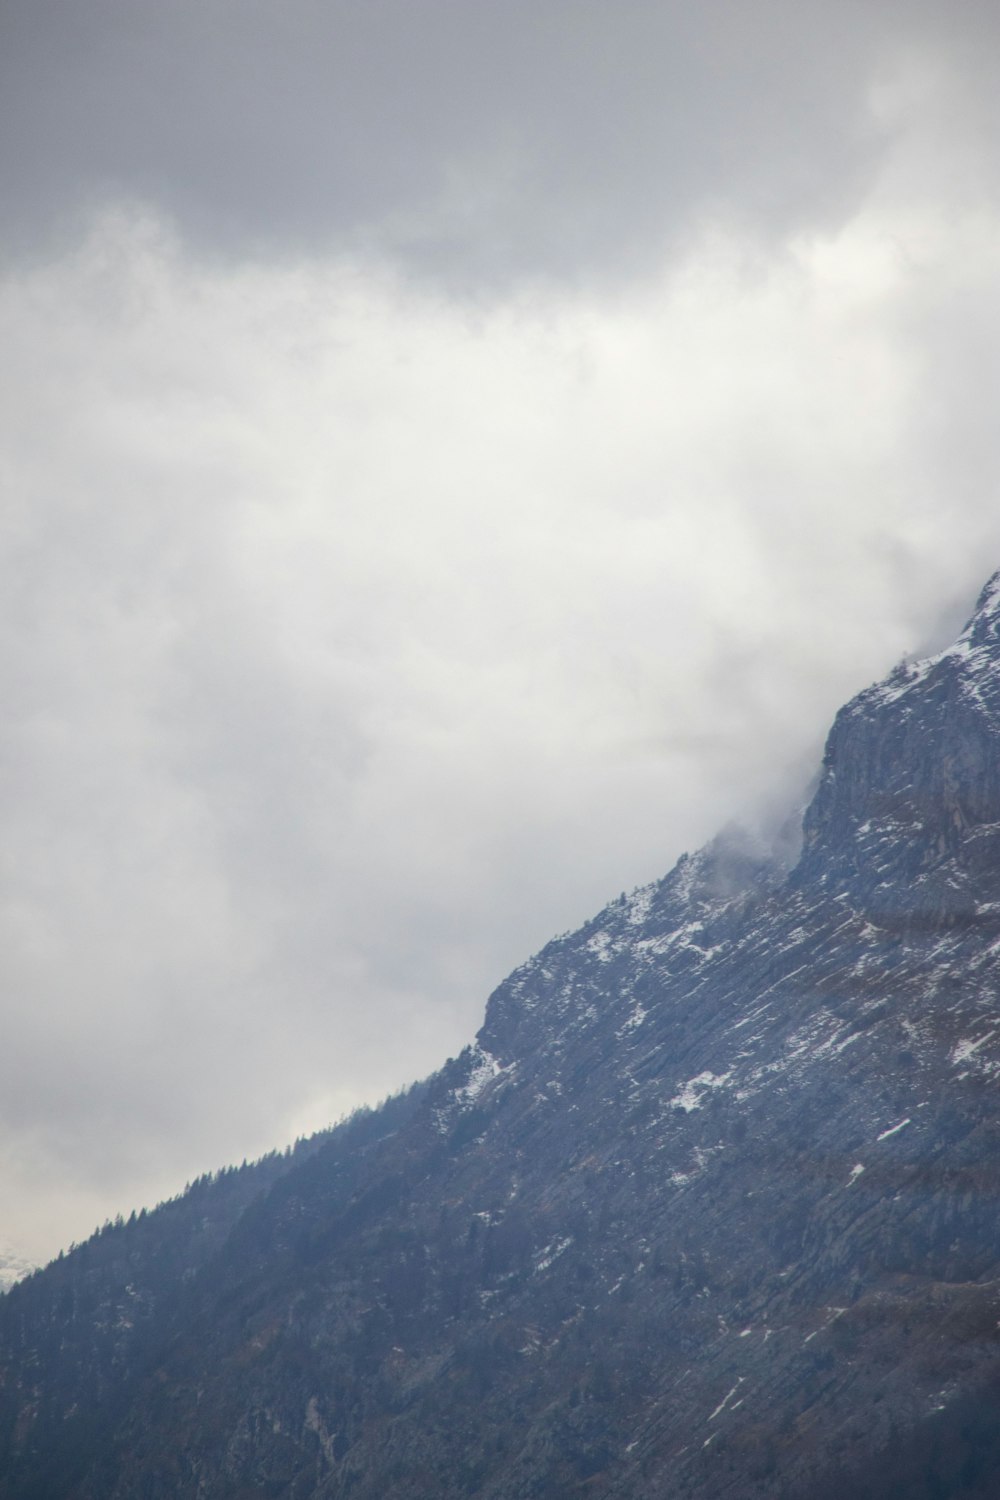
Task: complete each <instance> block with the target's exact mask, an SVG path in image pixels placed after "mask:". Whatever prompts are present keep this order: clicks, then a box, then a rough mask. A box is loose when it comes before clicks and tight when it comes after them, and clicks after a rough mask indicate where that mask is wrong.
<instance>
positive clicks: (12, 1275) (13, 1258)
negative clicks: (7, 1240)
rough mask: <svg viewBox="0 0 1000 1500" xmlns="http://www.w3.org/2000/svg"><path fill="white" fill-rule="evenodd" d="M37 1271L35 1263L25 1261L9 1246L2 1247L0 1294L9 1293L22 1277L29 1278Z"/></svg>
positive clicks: (0, 1249)
mask: <svg viewBox="0 0 1000 1500" xmlns="http://www.w3.org/2000/svg"><path fill="white" fill-rule="evenodd" d="M35 1269H36V1267H35V1264H34V1262H33V1261H30V1260H25V1258H24V1256H23V1255H18V1254H17V1253H16V1251H14V1250H11V1249H10V1247H9V1246H8V1245H0V1292H6V1291H8V1290H9V1289H10V1288H11V1287H12V1286H13V1285H14V1283H15V1281H20V1280H21V1277H22V1276H29V1275H30V1274H31V1272H32V1271H34V1270H35Z"/></svg>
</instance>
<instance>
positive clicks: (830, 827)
mask: <svg viewBox="0 0 1000 1500" xmlns="http://www.w3.org/2000/svg"><path fill="white" fill-rule="evenodd" d="M998 746H1000V572H998V573H994V574H993V576H992V577H991V578H990V580H989V581H988V583H987V584H986V586H985V588H984V589H983V591H982V593H981V594H980V596H979V599H978V601H977V604H976V608H975V611H974V612H973V614H972V616H971V618H970V619H969V621H968V622H967V624H966V625H965V627H964V629H963V630H962V631H961V633H960V634H959V636H958V637H957V639H956V640H955V641H954V642H953V643H952V644H951V645H950V646H947V647H945V649H944V650H942V651H939V652H937V653H936V654H935V655H933V656H929V657H926V658H924V659H923V660H920V661H915V662H901V663H900V664H899V665H898V666H897V667H896V668H894V670H893V671H892V672H891V673H890V674H889V676H888V677H887V678H886V679H885V680H884V681H883V682H880V683H876V684H874V685H873V686H872V687H869V688H865V689H864V691H863V692H861V693H859V694H858V695H857V696H856V697H855V698H853V699H852V700H851V702H850V703H848V704H847V705H846V706H845V707H844V708H842V709H841V711H840V712H839V713H838V715H837V717H836V719H835V720H834V724H833V728H832V729H831V731H830V735H829V738H828V740H827V744H826V750H825V753H824V757H823V768H822V774H821V778H820V784H819V787H818V789H817V791H816V795H815V797H814V798H813V801H812V803H811V804H810V806H809V808H808V809H807V811H806V814H805V819H804V822H803V831H804V852H803V860H802V869H801V876H802V878H805V879H808V880H812V879H814V878H817V876H822V877H825V878H826V879H827V880H829V879H830V878H834V879H836V880H838V881H847V882H848V883H852V882H854V883H856V882H857V881H858V880H860V881H861V882H862V883H863V884H866V885H871V886H872V887H873V888H874V890H875V891H876V892H878V891H879V890H883V889H884V890H885V891H886V892H887V893H888V895H887V899H888V900H889V901H890V903H891V905H892V906H893V907H894V908H904V907H905V908H906V909H907V910H908V911H909V912H910V914H911V915H912V916H915V917H916V918H917V919H918V920H920V921H924V920H926V919H927V917H928V915H930V914H931V913H932V912H934V911H937V913H938V914H939V915H941V916H943V917H948V916H949V914H950V916H951V917H956V916H958V915H959V914H962V913H964V914H966V915H967V914H968V910H969V901H968V899H966V896H968V895H969V893H968V891H967V887H968V878H969V876H970V875H972V874H975V875H976V876H977V877H978V878H983V877H986V876H987V875H988V874H989V872H990V870H991V869H993V868H997V867H998V866H1000V861H998V856H1000V770H998V767H1000V756H998V753H997V751H998ZM963 892H965V894H964V895H963ZM980 894H982V893H980ZM969 899H971V897H969Z"/></svg>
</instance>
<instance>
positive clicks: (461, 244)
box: [0, 0, 996, 287]
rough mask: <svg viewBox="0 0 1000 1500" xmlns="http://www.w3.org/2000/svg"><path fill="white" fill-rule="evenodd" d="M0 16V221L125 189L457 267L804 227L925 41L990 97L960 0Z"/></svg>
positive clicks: (339, 0) (241, 238) (191, 219)
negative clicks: (716, 229)
mask: <svg viewBox="0 0 1000 1500" xmlns="http://www.w3.org/2000/svg"><path fill="white" fill-rule="evenodd" d="M3 26H4V47H3V49H2V62H0V100H2V101H3V103H2V105H0V137H2V138H3V139H5V140H7V141H8V142H11V143H14V144H15V145H16V147H17V149H14V150H10V151H8V153H7V154H6V156H5V158H4V159H3V160H2V161H0V193H2V195H3V201H4V202H5V203H6V204H7V206H8V211H9V213H10V218H9V228H8V233H7V240H8V244H9V245H15V246H16V245H20V246H22V247H23V246H24V245H25V244H26V243H27V244H32V243H34V242H35V240H36V239H37V236H38V235H39V234H40V233H42V232H48V233H50V234H51V233H58V232H59V231H60V230H61V231H63V232H65V230H66V229H67V226H68V225H73V224H75V223H76V222H77V219H76V217H75V215H78V214H79V212H80V211H82V210H87V209H89V208H92V207H93V205H94V204H95V203H107V202H109V201H110V202H114V201H119V200H120V199H122V198H126V199H128V198H131V199H136V200H140V201H151V202H155V203H157V204H158V205H159V206H160V208H161V210H162V211H163V212H165V213H167V214H169V215H170V216H171V217H172V218H173V219H175V221H176V222H178V223H179V224H180V226H181V227H182V230H183V232H184V234H185V236H186V237H187V238H188V239H189V240H193V241H196V242H198V243H199V244H200V245H201V246H202V248H207V247H210V248H214V249H215V250H217V251H222V252H223V253H226V254H231V253H238V254H245V253H247V252H269V251H273V250H275V249H283V250H289V249H292V250H295V249H298V250H301V249H303V248H305V249H307V250H315V249H318V248H320V247H323V248H324V249H326V250H327V251H335V252H338V253H343V252H345V251H348V252H351V253H359V252H365V253H368V252H374V253H378V254H380V255H386V254H387V255H389V256H391V257H394V258H396V259H397V260H398V261H399V262H400V263H402V264H405V265H406V266H408V267H409V268H410V270H411V271H413V270H420V271H421V272H422V273H423V274H426V275H430V276H432V277H435V278H438V279H439V280H440V279H443V280H444V281H445V282H446V283H447V284H448V285H456V284H461V285H464V286H466V287H482V286H483V285H486V286H494V285H500V286H503V285H506V284H507V283H509V281H510V279H511V278H515V279H516V278H517V277H520V276H522V275H524V274H530V275H538V274H541V275H546V276H555V277H557V278H558V277H561V276H565V275H574V276H576V275H583V276H584V277H587V276H589V275H592V274H598V275H601V274H605V273H609V272H610V273H613V274H621V273H622V272H623V271H624V270H635V269H636V268H642V269H644V270H649V269H650V268H652V267H655V266H656V264H657V263H658V261H659V259H660V257H661V256H662V254H663V253H664V251H665V249H666V248H667V247H669V246H670V245H673V244H677V243H682V242H683V241H684V240H685V239H686V237H687V236H688V235H689V234H690V232H691V226H692V223H693V222H703V221H704V220H705V219H706V218H709V219H713V218H714V219H718V218H719V217H721V218H723V219H727V220H733V221H736V222H739V223H741V224H742V225H743V226H744V227H745V228H746V229H748V230H751V231H753V232H754V233H757V234H760V235H762V236H763V237H764V239H765V240H766V241H768V242H770V241H772V240H773V238H774V237H775V236H777V237H778V238H782V237H784V236H785V235H786V234H788V233H797V232H804V231H807V230H809V229H815V228H825V229H830V228H831V227H832V226H833V225H834V224H836V223H838V222H843V221H844V220H845V219H846V218H848V217H850V215H851V214H852V213H853V212H854V211H855V209H856V208H857V206H858V204H859V203H860V202H861V201H862V199H863V197H864V195H865V193H866V192H867V191H868V189H869V188H870V186H871V183H872V181H873V180H874V178H875V176H876V175H877V173H878V170H879V168H880V166H881V163H882V161H883V160H884V156H885V151H886V149H887V148H888V147H889V146H890V145H891V140H892V136H891V127H890V126H888V125H887V122H886V121H885V119H884V118H883V117H882V115H881V114H880V112H879V110H878V108H877V107H876V105H877V97H876V96H877V91H878V89H879V88H884V87H885V86H886V83H887V81H888V82H889V83H890V84H891V80H892V79H893V77H894V76H895V75H896V74H897V73H898V72H899V70H900V69H901V68H903V69H906V68H913V67H921V66H923V67H925V68H926V67H927V66H929V62H928V60H930V63H932V64H933V66H934V68H935V69H936V70H937V73H938V74H939V75H940V78H941V85H942V88H944V89H945V90H950V92H951V94H952V96H953V99H952V102H953V104H955V105H957V108H958V111H959V113H960V114H961V116H962V117H963V118H970V117H974V116H975V115H976V113H977V111H978V112H980V113H982V112H983V111H986V112H987V113H990V114H992V112H993V111H994V110H995V107H996V106H995V104H993V103H992V99H993V98H994V97H995V90H993V89H992V88H991V78H990V74H989V69H987V68H984V66H983V59H984V58H986V57H990V56H992V50H991V49H992V46H993V44H994V43H995V41H996V21H995V15H994V14H993V8H992V7H990V6H988V5H985V4H983V5H965V6H963V7H962V11H961V14H960V15H958V14H957V13H956V11H955V8H954V7H953V6H951V7H944V6H943V5H941V4H938V3H935V4H923V5H913V4H911V3H906V4H902V3H884V4H882V5H880V6H878V7H871V6H868V5H862V4H859V3H854V0H848V3H846V4H844V5H840V6H836V7H831V6H829V5H827V4H821V3H819V0H753V3H752V4H747V3H746V0H709V3H706V4H702V5H699V6H697V7H691V6H686V5H681V4H664V3H663V0H622V3H621V4H619V5H616V6H615V9H614V12H613V13H612V12H611V11H609V10H608V8H607V7H606V6H604V5H601V4H598V3H596V0H572V3H568V0H550V3H547V4H545V5H538V4H537V3H535V0H510V3H508V4H506V5H504V6H494V5H486V4H472V5H465V6H457V5H455V4H453V3H452V0H421V3H420V4H419V5H414V4H413V3H412V0H380V3H378V4H369V5H363V6H359V5H355V4H350V3H348V0H333V3H327V4H323V5H320V4H318V3H316V0H286V3H284V4H282V5H281V6H275V5H273V4H270V3H264V0H252V3H247V0H241V3H239V4H236V3H235V0H174V3H172V4H171V5H169V6H144V7H131V8H128V7H124V8H123V7H122V6H120V5H118V4H117V3H115V0H74V3H73V4H67V3H65V0H8V4H7V5H6V7H5V12H4V22H3ZM956 78H958V79H959V80H960V83H959V84H958V85H957V86H956V83H955V80H956ZM15 226H16V227H15Z"/></svg>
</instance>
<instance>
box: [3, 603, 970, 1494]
mask: <svg viewBox="0 0 1000 1500" xmlns="http://www.w3.org/2000/svg"><path fill="white" fill-rule="evenodd" d="M803 834H804V837H803V845H802V851H801V855H800V856H799V858H798V860H797V863H795V865H794V867H793V868H791V869H785V868H783V867H782V866H781V865H780V864H778V863H776V862H775V861H772V860H768V859H764V858H762V857H760V856H759V854H758V853H757V852H756V851H755V850H754V849H753V848H752V847H750V846H749V845H748V844H747V842H746V841H745V840H741V839H740V838H739V837H738V836H736V835H727V836H723V837H720V838H719V839H718V840H716V841H715V842H714V843H713V844H712V845H710V846H709V847H708V848H707V849H706V850H703V851H702V852H701V853H699V854H697V855H695V856H693V857H685V858H684V859H682V860H681V861H680V862H679V864H678V865H677V867H676V868H675V869H674V870H673V871H672V872H671V873H670V874H669V875H668V876H667V877H666V878H665V879H664V880H663V881H661V882H659V883H657V884H656V885H653V886H650V887H648V888H646V889H644V890H641V891H639V892H637V893H635V894H634V895H633V896H631V897H629V898H627V899H625V898H622V899H620V900H618V901H616V902H613V903H612V904H611V905H610V906H609V907H608V908H607V909H606V910H605V911H603V912H602V913H600V915H599V916H597V917H596V918H595V919H594V920H593V921H591V922H589V923H587V924H586V926H584V927H583V928H581V929H580V931H579V932H576V933H574V934H572V935H571V936H568V937H564V938H560V939H558V940H557V941H555V942H553V943H551V944H549V945H548V947H547V948H545V949H544V950H543V951H542V952H541V953H540V954H539V955H537V957H535V958H534V959H532V960H531V961H530V962H529V963H527V964H525V965H524V966H523V967H522V968H521V969H519V970H517V971H516V972H515V973H514V974H513V975H511V977H510V978H509V979H508V980H507V981H506V982H505V983H504V984H503V985H502V986H501V987H500V988H499V989H498V990H497V992H496V993H495V994H494V995H493V996H492V997H491V999H490V1001H489V1005H488V1007H487V1012H486V1019H485V1023H484V1026H483V1028H482V1030H481V1032H480V1034H479V1037H478V1038H477V1041H476V1044H475V1046H474V1047H472V1048H470V1049H468V1050H467V1051H466V1052H465V1053H463V1054H462V1056H461V1057H459V1058H457V1059H454V1060H451V1061H449V1063H448V1064H446V1066H445V1067H444V1068H443V1069H442V1070H441V1072H440V1073H438V1074H437V1075H435V1076H434V1077H433V1078H432V1079H430V1080H429V1081H428V1082H427V1083H426V1084H425V1085H422V1086H421V1087H420V1088H419V1089H417V1090H415V1091H413V1092H412V1093H411V1094H410V1095H408V1096H406V1097H405V1098H402V1099H399V1100H396V1101H393V1102H392V1104H391V1105H390V1106H388V1107H386V1108H385V1109H383V1110H382V1111H379V1112H376V1113H374V1114H373V1115H371V1116H370V1117H368V1118H367V1119H365V1120H362V1121H360V1122H355V1123H354V1124H353V1125H350V1126H348V1127H345V1128H342V1129H340V1130H337V1131H334V1132H332V1133H331V1134H330V1135H329V1136H328V1137H327V1138H326V1139H324V1140H323V1141H320V1142H317V1143H316V1144H315V1146H314V1148H313V1149H311V1150H310V1152H309V1153H308V1154H306V1155H304V1156H302V1158H301V1159H299V1160H288V1161H284V1162H283V1165H282V1167H281V1170H280V1171H275V1172H274V1173H273V1174H272V1176H271V1177H270V1178H269V1179H267V1180H265V1179H264V1178H263V1177H262V1178H260V1179H259V1180H258V1179H254V1180H253V1182H250V1181H249V1180H248V1181H247V1182H246V1183H245V1185H244V1191H243V1192H242V1195H241V1196H240V1198H239V1202H237V1201H236V1199H235V1198H234V1197H233V1194H232V1187H233V1185H232V1184H230V1187H229V1194H230V1195H229V1197H228V1198H227V1199H226V1200H225V1201H226V1203H227V1204H228V1208H227V1210H226V1212H222V1211H221V1207H217V1206H216V1205H221V1203H222V1201H223V1199H222V1196H221V1195H222V1194H223V1193H224V1190H225V1187H226V1184H225V1180H223V1181H222V1183H221V1185H220V1184H219V1183H208V1184H204V1185H202V1188H201V1191H202V1193H203V1195H204V1200H203V1206H202V1209H199V1210H198V1213H195V1212H194V1210H191V1209H190V1205H188V1209H186V1210H184V1212H185V1213H186V1214H187V1218H186V1219H185V1223H186V1224H189V1226H193V1225H194V1224H196V1223H197V1222H200V1221H201V1220H202V1219H204V1222H205V1223H210V1224H211V1225H212V1226H213V1229H212V1233H211V1234H209V1235H207V1237H203V1240H202V1241H199V1242H198V1246H199V1248H198V1250H197V1253H194V1245H195V1243H196V1240H197V1236H196V1235H194V1231H193V1228H191V1227H189V1229H188V1230H186V1231H185V1233H186V1234H187V1239H184V1238H183V1236H182V1237H181V1239H180V1240H177V1239H176V1237H175V1239H174V1240H172V1239H171V1237H170V1222H169V1220H168V1218H167V1217H165V1214H166V1211H165V1210H164V1211H162V1212H161V1213H158V1214H154V1215H149V1216H147V1218H146V1219H145V1220H144V1221H142V1223H141V1224H140V1223H134V1224H129V1225H122V1226H120V1227H118V1228H115V1229H112V1230H110V1231H108V1233H107V1234H106V1235H105V1236H102V1237H101V1239H100V1241H97V1242H92V1243H91V1244H90V1245H89V1246H84V1247H82V1249H81V1250H78V1251H76V1252H74V1254H73V1255H71V1256H69V1257H66V1258H65V1259H64V1260H63V1261H61V1262H59V1263H58V1264H57V1265H56V1266H54V1267H51V1268H49V1269H48V1270H47V1271H45V1272H44V1273H41V1274H39V1275H36V1276H35V1277H32V1278H29V1280H28V1281H27V1282H24V1283H22V1284H20V1285H18V1286H17V1287H15V1288H13V1289H12V1291H11V1292H10V1293H9V1294H8V1295H7V1296H6V1297H5V1298H3V1300H2V1302H0V1444H2V1447H0V1475H2V1478H0V1496H3V1497H9V1500H15V1497H17V1500H26V1497H29V1496H30V1497H33V1500H34V1497H37V1500H41V1497H43V1496H51V1497H56V1496H59V1497H78V1500H97V1497H102V1500H104V1497H117V1500H138V1497H142V1500H168V1497H170V1500H175V1497H186V1496H191V1497H194V1496H211V1497H213V1500H214V1497H229V1496H231V1497H233V1500H236V1497H247V1496H251V1495H255V1496H265V1495H268V1496H287V1497H289V1500H292V1497H295V1500H320V1497H322V1500H340V1497H346V1496H348V1495H350V1496H352V1497H354V1500H375V1497H378V1500H385V1497H398V1500H404V1497H406V1500H418V1497H419V1500H426V1497H428V1496H435V1497H441V1500H448V1497H452V1496H455V1497H457V1496H481V1497H483V1500H515V1497H517V1500H522V1497H529V1496H538V1497H546V1500H559V1497H562V1496H571V1495H572V1496H576V1495H580V1496H583V1495H590V1496H601V1497H605V1496H606V1497H609V1500H611V1497H615V1500H654V1497H656V1500H662V1497H663V1496H664V1495H670V1496H671V1497H672V1500H681V1497H689V1500H710V1497H711V1500H716V1497H731V1500H754V1497H760V1500H763V1497H778V1496H789V1497H791V1496H794V1497H801V1496H806V1495H808V1496H810V1497H817V1500H823V1497H826V1496H829V1497H831V1500H832V1497H833V1496H835V1495H842V1494H843V1493H845V1492H851V1493H854V1494H856V1495H857V1496H859V1497H861V1496H865V1495H868V1496H872V1497H874V1496H881V1497H885V1500H888V1497H889V1496H891V1495H899V1496H905V1497H906V1500H920V1497H922V1496H927V1497H934V1500H947V1497H949V1496H952V1495H955V1496H958V1495H963V1496H977V1495H979V1496H986V1495H990V1496H993V1495H995V1494H996V1493H997V1492H998V1490H1000V1437H998V1436H997V1433H998V1431H1000V1423H998V1421H997V1418H998V1416H1000V1110H998V1108H997V1088H998V1072H1000V1000H998V989H1000V575H998V577H997V578H995V579H994V580H992V581H991V583H990V584H989V585H987V588H986V589H985V590H984V592H983V595H982V596H981V598H980V601H979V603H978V605H977V609H976V613H975V614H974V616H973V618H972V620H971V621H970V624H969V626H968V627H967V628H966V630H965V631H964V632H963V634H962V636H961V637H960V639H959V641H958V642H957V643H956V644H955V645H954V646H953V647H951V648H950V649H949V650H947V651H945V652H942V653H941V654H940V655H939V656H937V657H935V658H933V659H932V660H930V661H927V662H922V663H919V664H916V665H913V666H910V667H906V668H901V669H899V670H898V671H897V672H896V673H894V674H893V676H892V677H891V678H890V679H889V680H888V681H887V682H886V683H883V684H881V685H879V686H877V687H874V688H870V689H867V690H866V691H865V692H863V693H861V694H860V695H859V696H858V697H857V698H856V699H854V701H853V702H852V703H850V704H848V705H847V707H846V708H844V709H843V710H842V711H841V713H840V714H839V715H838V716H837V719H836V722H835V724H834V726H833V729H832V731H831V734H830V738H829V741H828V745H827V750H826V755H825V757H824V762H823V768H822V773H821V778H820V782H819V786H818V790H817V792H816V795H815V797H814V799H813V801H812V804H811V806H810V807H809V809H808V810H807V812H806V815H805V820H804V826H803ZM217 1195H220V1196H217ZM181 1202H182V1204H187V1202H188V1200H181ZM168 1207H170V1206H168ZM203 1210H204V1211H203ZM174 1212H175V1214H176V1213H178V1212H180V1210H177V1209H174ZM95 1257H96V1259H97V1261H99V1266H100V1275H99V1276H98V1277H97V1278H96V1280H95V1273H94V1264H95ZM88 1278H89V1279H88Z"/></svg>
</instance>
